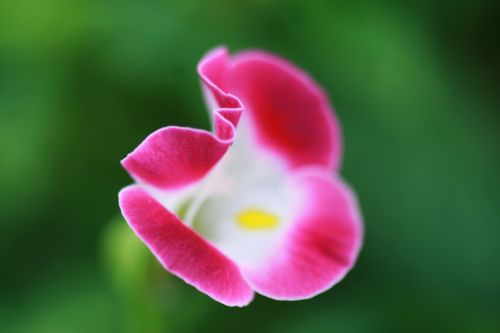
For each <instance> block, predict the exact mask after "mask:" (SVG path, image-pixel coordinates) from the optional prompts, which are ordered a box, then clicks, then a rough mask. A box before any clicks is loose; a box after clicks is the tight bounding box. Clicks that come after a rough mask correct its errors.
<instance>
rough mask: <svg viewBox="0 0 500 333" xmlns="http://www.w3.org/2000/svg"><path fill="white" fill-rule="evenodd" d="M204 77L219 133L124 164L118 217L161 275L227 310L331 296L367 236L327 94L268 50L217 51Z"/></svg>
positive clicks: (195, 134)
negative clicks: (257, 298)
mask: <svg viewBox="0 0 500 333" xmlns="http://www.w3.org/2000/svg"><path fill="white" fill-rule="evenodd" d="M198 74H199V76H200V78H201V82H202V90H203V93H204V96H205V100H206V102H207V105H208V108H209V110H210V111H211V116H212V118H213V127H214V132H213V133H212V132H208V131H204V130H199V129H193V128H184V127H175V126H168V127H164V128H161V129H159V130H157V131H156V132H154V133H152V134H151V135H149V136H148V137H147V138H146V139H145V140H144V141H143V142H142V143H141V144H140V145H139V146H138V147H137V148H136V149H135V150H134V151H133V152H132V153H131V154H129V155H128V156H127V157H126V158H125V159H124V160H123V161H122V164H123V166H124V167H125V169H126V170H127V171H128V172H129V173H130V175H131V176H132V177H133V178H134V179H135V180H136V183H137V184H134V185H131V186H129V187H126V188H124V189H123V190H122V191H121V192H120V194H119V202H120V207H121V211H122V214H123V216H124V217H125V219H126V220H127V222H128V224H129V225H130V227H131V228H132V229H133V231H134V232H135V233H136V234H137V236H138V237H139V238H140V239H141V240H142V241H143V242H144V243H145V244H146V245H147V246H148V247H149V249H150V250H151V252H152V253H153V254H154V255H155V256H156V258H157V259H158V260H159V262H160V263H161V264H162V265H163V266H164V267H165V269H166V270H168V271H170V272H171V273H173V274H175V275H177V276H178V277H180V278H181V279H183V280H184V281H186V282H187V283H189V284H191V285H193V286H194V287H196V288H197V289H198V290H200V291H201V292H203V293H205V294H207V295H209V296H210V297H212V298H213V299H215V300H217V301H219V302H221V303H223V304H225V305H229V306H244V305H247V304H248V303H250V301H251V300H252V299H253V296H254V292H257V293H259V294H262V295H265V296H267V297H270V298H273V299H277V300H299V299H306V298H310V297H313V296H315V295H317V294H319V293H321V292H323V291H325V290H327V289H329V288H330V287H332V286H333V285H334V284H336V283H337V282H338V281H340V280H341V279H342V278H343V277H344V275H345V274H346V273H347V272H348V271H349V269H350V268H351V267H352V266H353V264H354V262H355V260H356V258H357V255H358V252H359V250H360V247H361V242H362V232H363V228H362V224H361V218H360V214H359V210H358V206H357V203H356V200H355V198H354V196H353V194H352V192H351V191H350V190H349V188H348V187H347V186H346V185H345V184H344V183H343V182H342V180H341V179H340V178H339V177H338V176H337V174H336V172H337V170H338V168H339V162H340V155H341V142H340V139H341V137H340V130H339V125H338V123H337V121H336V120H335V118H334V115H333V112H332V109H331V107H330V104H329V101H328V99H327V97H326V96H325V94H324V92H323V91H322V90H321V89H320V88H319V87H318V86H317V84H316V83H315V82H314V81H313V80H312V79H311V78H310V77H309V76H308V75H307V74H306V73H304V72H303V71H301V70H299V69H298V68H296V67H295V66H293V65H292V64H290V63H288V62H287V61H285V60H283V59H281V58H279V57H277V56H274V55H271V54H268V53H265V52H263V51H246V52H242V53H239V54H236V55H233V56H230V55H229V54H228V52H227V50H226V49H225V48H217V49H215V50H213V51H211V52H210V53H208V54H207V55H206V56H205V57H204V58H203V59H202V60H201V62H200V63H199V65H198Z"/></svg>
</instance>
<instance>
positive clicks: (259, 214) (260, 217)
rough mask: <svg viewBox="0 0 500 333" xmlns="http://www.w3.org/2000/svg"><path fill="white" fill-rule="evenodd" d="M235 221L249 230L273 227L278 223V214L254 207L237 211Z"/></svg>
mask: <svg viewBox="0 0 500 333" xmlns="http://www.w3.org/2000/svg"><path fill="white" fill-rule="evenodd" d="M236 221H237V222H238V224H239V225H240V226H241V227H243V228H245V229H249V230H261V229H274V228H276V227H277V226H278V224H279V218H278V216H276V215H274V214H271V213H268V212H266V211H263V210H260V209H255V208H249V209H245V210H244V211H242V212H241V213H239V214H238V215H237V216H236Z"/></svg>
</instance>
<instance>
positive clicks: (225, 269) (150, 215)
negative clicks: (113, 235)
mask: <svg viewBox="0 0 500 333" xmlns="http://www.w3.org/2000/svg"><path fill="white" fill-rule="evenodd" d="M119 202H120V208H121V210H122V214H123V216H124V217H125V219H126V220H127V222H128V223H129V225H130V227H131V228H132V229H133V230H134V232H135V233H136V234H137V235H138V236H139V237H140V238H141V239H142V241H143V242H144V243H145V244H146V245H147V246H148V247H149V249H150V250H151V252H152V253H153V254H154V255H155V256H156V257H157V259H158V260H159V261H160V262H161V264H162V265H163V266H164V267H165V269H167V270H168V271H170V272H172V273H173V274H175V275H177V276H178V277H180V278H181V279H183V280H184V281H186V282H187V283H189V284H191V285H193V286H194V287H196V288H197V289H198V290H200V291H201V292H203V293H205V294H207V295H209V296H210V297H212V298H214V299H215V300H217V301H219V302H221V303H223V304H225V305H229V306H244V305H247V304H248V303H250V301H251V300H252V298H253V291H252V290H251V289H250V287H249V286H248V285H247V284H246V283H245V281H244V280H243V278H242V276H241V273H240V270H239V269H238V267H237V266H236V265H235V264H234V263H233V262H232V261H231V260H229V259H228V258H227V257H226V256H224V255H223V254H221V253H220V252H219V251H218V250H217V249H216V248H214V247H213V246H212V245H210V244H209V243H208V242H206V241H205V240H204V239H202V238H201V237H200V236H198V235H197V234H196V233H195V232H194V231H193V230H191V229H190V228H189V227H187V226H186V225H184V224H183V223H182V222H181V221H180V220H179V219H178V218H177V217H176V216H175V215H174V214H172V213H171V212H169V211H168V210H166V209H165V208H164V207H163V206H162V205H161V204H160V203H158V202H157V201H156V200H155V199H153V198H152V197H151V196H150V195H149V194H147V193H146V192H145V191H144V190H142V189H141V188H140V187H139V186H137V185H132V186H129V187H127V188H125V189H123V190H122V191H121V192H120V194H119Z"/></svg>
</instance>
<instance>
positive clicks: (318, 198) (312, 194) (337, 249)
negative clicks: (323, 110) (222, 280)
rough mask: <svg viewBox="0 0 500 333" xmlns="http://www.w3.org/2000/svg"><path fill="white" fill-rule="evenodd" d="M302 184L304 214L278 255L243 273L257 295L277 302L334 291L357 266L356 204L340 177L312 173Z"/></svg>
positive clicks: (358, 231) (304, 175) (358, 230)
mask: <svg viewBox="0 0 500 333" xmlns="http://www.w3.org/2000/svg"><path fill="white" fill-rule="evenodd" d="M297 186H300V187H302V188H303V191H304V192H303V200H304V207H302V208H303V212H302V214H299V215H298V216H297V217H296V221H295V222H294V224H293V227H292V228H291V229H290V230H289V232H288V233H287V235H286V236H285V237H284V240H283V241H282V243H281V245H280V248H278V249H277V250H276V251H275V252H276V253H275V255H274V256H272V257H271V258H270V260H268V261H267V262H266V263H265V264H264V265H262V266H261V267H260V268H259V269H253V270H246V271H245V272H244V276H245V278H246V280H247V282H248V283H249V284H250V285H251V286H252V288H253V289H254V290H255V291H256V292H258V293H260V294H263V295H265V296H268V297H270V298H273V299H279V300H297V299H306V298H310V297H313V296H315V295H317V294H319V293H321V292H323V291H325V290H327V289H329V288H330V287H332V286H333V285H334V284H336V283H337V282H338V281H340V280H341V279H342V278H343V277H344V275H345V274H346V273H347V272H348V271H349V269H350V268H351V267H352V266H353V265H354V262H355V260H356V258H357V255H358V252H359V250H360V247H361V241H362V225H361V218H360V216H359V213H358V208H357V204H356V200H355V198H354V196H353V194H352V193H351V192H350V191H349V189H348V188H347V187H346V186H345V185H344V184H343V183H342V182H341V181H340V180H339V179H335V178H332V177H331V176H330V175H329V174H327V173H326V172H322V171H318V172H316V171H314V172H309V171H308V172H304V173H302V174H301V175H300V176H299V177H298V179H297Z"/></svg>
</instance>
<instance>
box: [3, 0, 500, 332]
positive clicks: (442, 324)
mask: <svg viewBox="0 0 500 333" xmlns="http://www.w3.org/2000/svg"><path fill="white" fill-rule="evenodd" d="M499 13H500V6H499V4H498V1H486V0H481V1H474V2H472V1H447V0H438V1H418V2H417V1H408V2H398V1H389V0H387V1H377V2H374V1H356V2H345V1H327V0H325V1H310V2H307V1H297V2H295V1H274V0H269V1H265V0H245V1H229V0H213V1H206V2H201V1H193V0H185V1H178V2H169V1H160V0H151V1H139V0H126V1H125V0H121V1H117V0H107V1H100V0H99V1H98V0H44V1H39V0H17V1H1V2H0V152H1V153H0V221H1V223H0V242H1V246H0V249H1V250H0V263H1V267H2V274H1V277H0V282H1V283H0V331H1V332H9V333H10V332H28V333H42V332H50V333H58V332H64V333H66V332H68V333H73V332H199V331H207V332H208V331H210V332H211V331H217V332H224V331H227V332H235V331H237V332H343V333H350V332H384V333H387V332H422V331H425V332H499V331H500V316H498V313H499V311H500V285H499V283H498V281H499V278H500V262H499V260H498V254H499V253H500V242H499V240H498V239H499V236H500V193H499V188H500V177H498V171H499V170H500V150H499V142H500V121H499V120H500V119H499V110H500V98H499V95H498V92H499V91H500V89H499V88H500V40H499V38H498V31H500V23H499V22H500V20H499V18H498V14H499ZM221 43H224V44H226V45H228V46H229V47H230V49H231V50H233V51H234V50H239V49H244V48H257V47H258V48H264V49H267V50H269V51H272V52H276V53H278V54H280V55H282V56H284V57H286V58H288V59H290V60H292V61H293V62H295V63H296V64H298V65H299V66H301V67H303V68H305V69H306V70H307V71H309V72H310V73H311V74H312V75H313V76H314V77H315V78H316V79H317V80H318V81H319V82H320V83H321V84H322V85H323V86H324V87H325V89H326V90H327V91H328V92H329V94H330V96H331V99H332V101H333V103H334V105H335V107H336V110H337V114H338V116H339V118H340V120H341V122H342V124H343V132H344V139H345V158H344V163H343V169H342V173H343V175H344V177H345V178H346V179H348V181H349V182H350V183H351V184H352V186H353V187H354V188H355V189H356V191H357V193H358V195H359V198H360V202H361V205H362V208H363V214H364V218H365V224H366V241H365V246H364V249H363V252H362V254H361V257H360V259H359V263H358V265H357V266H356V268H355V269H354V270H353V271H352V272H351V273H350V274H349V275H348V277H347V278H346V280H345V281H343V282H342V283H341V284H340V285H338V286H336V287H335V288H334V289H332V290H330V291H328V292H326V293H325V294H323V295H321V296H318V297H316V298H314V299H312V300H308V301H303V302H275V301H272V300H268V299H265V298H263V297H257V298H256V300H255V301H254V303H252V304H251V305H250V306H249V307H247V308H244V309H231V308H226V307H224V306H222V305H220V304H218V303H216V302H213V301H212V300H210V299H209V298H207V297H206V296H204V295H202V294H200V293H199V292H197V291H196V290H195V289H194V288H191V287H189V286H186V285H185V284H184V283H182V282H181V281H179V280H178V279H177V278H174V277H172V276H170V275H169V274H167V273H164V271H163V270H162V269H161V268H160V267H159V266H158V264H157V263H156V261H154V259H152V257H151V255H150V254H149V252H148V251H147V250H146V249H145V248H144V247H143V246H142V245H141V244H140V243H139V242H138V241H137V240H136V239H135V237H134V236H133V234H132V233H131V232H130V231H129V230H128V229H127V227H126V225H125V223H124V222H123V221H121V219H118V220H116V218H114V216H116V215H117V213H118V207H117V192H118V190H119V189H120V188H121V187H123V186H125V185H126V184H128V183H130V182H131V180H130V178H129V177H128V175H127V174H126V173H125V171H123V170H122V168H121V167H120V165H119V160H120V159H121V158H122V157H123V156H125V155H126V154H127V153H128V152H130V151H131V150H132V149H133V148H134V147H135V146H136V145H137V144H138V143H139V142H140V141H141V140H142V139H143V138H144V137H145V136H146V135H147V134H149V133H150V132H152V131H153V130H155V129H157V128H159V127H162V126H165V125H168V124H176V125H187V126H193V127H201V128H208V121H207V115H206V112H205V110H204V106H203V103H202V99H201V95H200V92H199V84H198V82H197V80H198V78H197V77H196V74H195V66H196V63H197V61H198V60H199V59H200V57H201V56H202V55H203V54H204V53H205V52H206V51H207V50H209V49H210V48H212V47H214V46H216V45H219V44H221ZM109 220H112V222H107V221H109Z"/></svg>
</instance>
